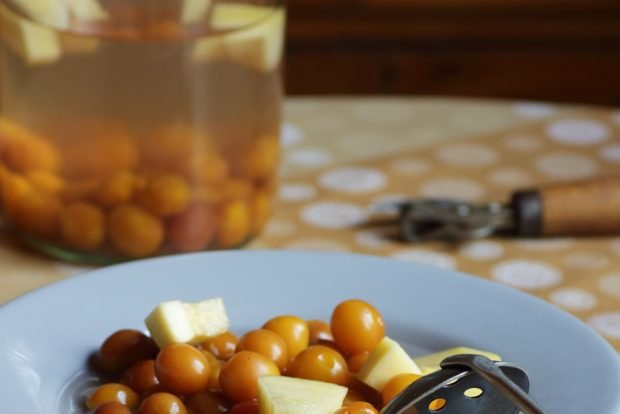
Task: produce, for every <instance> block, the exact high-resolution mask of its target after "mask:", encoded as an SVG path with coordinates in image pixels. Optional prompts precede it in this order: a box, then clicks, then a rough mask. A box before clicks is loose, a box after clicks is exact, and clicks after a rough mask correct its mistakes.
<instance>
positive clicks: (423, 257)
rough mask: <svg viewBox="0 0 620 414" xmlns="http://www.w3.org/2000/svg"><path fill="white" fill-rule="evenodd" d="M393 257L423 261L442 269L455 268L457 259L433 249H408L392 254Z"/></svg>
mask: <svg viewBox="0 0 620 414" xmlns="http://www.w3.org/2000/svg"><path fill="white" fill-rule="evenodd" d="M392 257H393V258H395V259H398V260H403V261H405V262H415V263H422V264H425V265H429V266H435V267H439V268H442V269H455V268H456V260H455V259H454V258H453V257H452V256H450V255H448V254H444V253H438V252H434V251H431V250H423V249H407V250H401V251H399V252H396V253H394V254H392Z"/></svg>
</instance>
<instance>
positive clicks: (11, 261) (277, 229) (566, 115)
mask: <svg viewBox="0 0 620 414" xmlns="http://www.w3.org/2000/svg"><path fill="white" fill-rule="evenodd" d="M285 117H286V122H285V123H284V125H283V128H282V144H283V145H282V146H283V151H284V154H283V157H282V179H281V186H280V191H279V193H278V197H277V206H276V212H275V214H274V217H273V218H272V219H271V221H270V222H269V223H268V225H267V226H266V227H265V229H264V231H263V233H262V235H261V237H259V238H258V239H257V240H256V241H255V242H253V243H252V244H251V245H250V248H256V249H259V248H260V249H298V250H299V249H301V250H315V251H332V252H333V251H336V252H355V253H364V254H371V255H379V256H385V257H390V258H393V259H395V260H403V261H414V262H421V263H425V264H428V265H431V266H438V267H441V268H447V269H457V270H459V271H463V272H467V273H471V274H475V275H479V276H480V277H484V278H488V279H490V280H493V281H495V282H497V283H504V284H506V285H508V286H512V287H515V288H517V289H522V290H524V291H527V292H528V293H530V294H532V295H535V296H538V297H540V298H541V299H543V300H546V301H548V302H550V303H552V304H554V305H556V306H559V307H561V308H563V309H565V310H566V311H568V312H570V313H572V314H573V315H575V316H576V317H578V318H580V319H581V320H583V321H584V322H586V323H588V324H590V326H592V327H593V328H594V329H596V330H597V331H598V332H600V333H601V334H602V335H604V337H605V338H607V339H608V340H609V341H610V343H612V345H614V346H615V347H616V349H617V350H618V351H620V235H618V236H617V237H609V238H572V237H565V238H557V239H548V240H506V239H499V238H493V239H486V240H475V241H469V242H465V243H460V244H450V243H435V242H434V243H422V244H415V245H411V244H405V243H402V242H400V241H399V240H398V238H397V234H396V232H397V229H396V228H395V227H389V226H388V227H386V226H381V225H379V224H381V223H373V225H369V224H368V221H369V220H372V215H371V214H370V210H369V206H370V205H371V204H373V203H375V202H379V201H387V200H395V201H397V200H402V199H403V198H407V197H453V198H461V199H465V200H472V201H487V200H507V199H508V197H509V194H510V193H511V192H512V191H513V190H515V189H519V188H528V187H530V186H535V185H540V184H545V183H552V182H558V181H563V180H571V179H582V178H588V177H593V176H596V175H600V174H620V111H617V110H616V111H613V110H605V109H599V108H587V107H585V108H584V107H569V106H561V105H555V104H551V103H535V102H516V103H514V102H501V101H484V100H472V99H466V100H461V99H439V98H419V99H382V98H381V99H378V98H373V99H342V98H341V99H293V100H289V101H288V102H287V103H286V106H285ZM0 237H4V238H5V239H4V241H3V242H2V244H0V261H1V262H2V263H3V271H2V274H0V286H2V289H0V303H1V302H3V301H6V300H8V299H11V298H12V297H14V296H16V295H18V294H20V293H23V292H25V291H27V290H30V289H33V288H35V287H38V286H41V285H43V284H47V283H50V282H53V281H55V280H58V279H60V278H62V277H65V276H67V275H69V274H74V273H76V272H80V271H82V270H86V268H81V267H75V266H68V265H64V264H60V263H58V262H56V261H53V260H49V259H46V258H43V257H41V256H35V255H32V254H29V253H27V252H24V251H21V250H19V249H18V248H16V247H14V246H13V245H12V244H11V243H10V242H9V241H8V240H7V236H6V235H4V236H2V235H0Z"/></svg>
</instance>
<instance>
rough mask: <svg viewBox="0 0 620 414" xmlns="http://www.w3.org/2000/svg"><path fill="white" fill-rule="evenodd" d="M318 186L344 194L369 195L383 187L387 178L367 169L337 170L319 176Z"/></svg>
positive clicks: (382, 174) (378, 172)
mask: <svg viewBox="0 0 620 414" xmlns="http://www.w3.org/2000/svg"><path fill="white" fill-rule="evenodd" d="M319 184H320V185H321V187H323V188H327V189H329V190H335V191H341V192H344V193H370V192H375V191H379V190H381V189H382V188H383V187H385V186H386V184H387V178H386V176H385V174H384V173H382V172H381V171H377V170H371V169H368V168H339V169H336V170H331V171H327V172H325V173H323V174H321V176H320V177H319Z"/></svg>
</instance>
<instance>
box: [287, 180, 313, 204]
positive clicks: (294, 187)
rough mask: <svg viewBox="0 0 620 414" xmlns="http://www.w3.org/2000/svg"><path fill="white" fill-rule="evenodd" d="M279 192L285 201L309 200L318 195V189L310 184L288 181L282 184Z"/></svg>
mask: <svg viewBox="0 0 620 414" xmlns="http://www.w3.org/2000/svg"><path fill="white" fill-rule="evenodd" d="M278 194H279V197H280V200H283V201H291V202H297V201H308V200H311V199H313V198H314V197H315V196H316V189H315V188H314V187H313V186H311V185H309V184H303V183H287V184H283V185H282V186H280V190H279V193H278Z"/></svg>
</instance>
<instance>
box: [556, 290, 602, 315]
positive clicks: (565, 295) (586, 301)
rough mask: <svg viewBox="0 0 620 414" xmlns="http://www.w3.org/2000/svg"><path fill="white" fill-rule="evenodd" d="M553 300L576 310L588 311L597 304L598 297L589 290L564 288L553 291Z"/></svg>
mask: <svg viewBox="0 0 620 414" xmlns="http://www.w3.org/2000/svg"><path fill="white" fill-rule="evenodd" d="M549 297H550V299H551V302H553V303H555V304H556V305H559V306H561V307H563V308H566V309H569V310H574V311H586V310H590V309H592V308H594V307H595V306H596V303H597V300H596V297H595V296H594V295H593V294H592V293H590V292H588V291H587V290H583V289H577V288H562V289H557V290H554V291H553V292H551V295H550V296H549Z"/></svg>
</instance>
